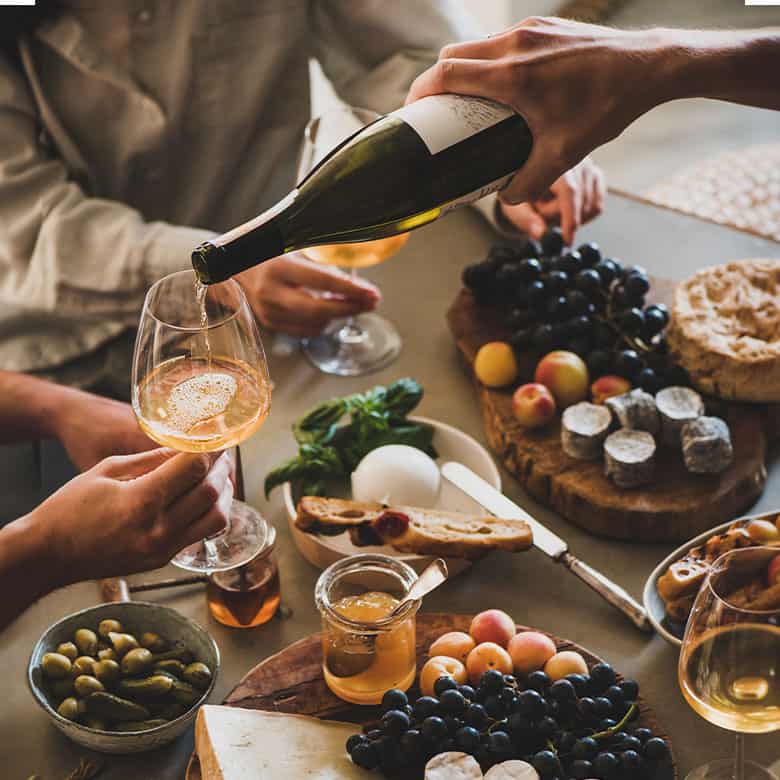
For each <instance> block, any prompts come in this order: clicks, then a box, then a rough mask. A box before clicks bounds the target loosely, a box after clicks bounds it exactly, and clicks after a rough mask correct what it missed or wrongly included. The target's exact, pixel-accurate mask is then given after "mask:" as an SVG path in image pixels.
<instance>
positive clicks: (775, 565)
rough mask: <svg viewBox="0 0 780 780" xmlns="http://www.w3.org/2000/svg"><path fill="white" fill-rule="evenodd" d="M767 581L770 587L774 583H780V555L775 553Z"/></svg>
mask: <svg viewBox="0 0 780 780" xmlns="http://www.w3.org/2000/svg"><path fill="white" fill-rule="evenodd" d="M766 579H767V583H768V584H769V587H770V588H771V587H773V586H774V585H780V555H775V557H774V558H772V562H771V563H770V564H769V570H768V571H767V573H766Z"/></svg>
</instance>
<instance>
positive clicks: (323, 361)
mask: <svg viewBox="0 0 780 780" xmlns="http://www.w3.org/2000/svg"><path fill="white" fill-rule="evenodd" d="M378 118H379V114H376V113H374V112H373V111H369V110H367V109H363V108H351V107H348V106H344V107H343V108H337V109H333V110H331V111H328V112H326V113H324V114H323V115H322V116H319V117H315V118H314V119H312V120H311V121H310V122H309V124H308V125H307V126H306V130H305V133H304V142H303V149H302V151H301V158H300V162H299V165H298V179H299V180H302V179H303V178H305V177H306V176H307V175H308V174H309V173H310V171H311V170H312V169H313V168H315V167H316V166H317V165H318V164H319V163H320V161H321V160H322V159H323V158H324V157H326V156H327V155H328V154H329V153H330V152H331V151H332V150H333V149H335V148H336V147H337V146H338V145H339V144H341V143H342V141H345V140H346V139H347V138H349V137H350V136H352V135H354V134H355V133H356V132H357V131H358V130H360V129H361V128H363V127H364V126H365V125H368V124H371V122H373V121H374V120H376V119H378ZM343 206H344V208H345V209H349V207H350V204H349V203H344V204H343ZM408 238H409V234H408V233H402V234H401V235H399V236H389V237H388V238H380V239H378V240H376V241H363V242H360V243H354V244H332V245H328V246H314V247H309V248H307V249H305V250H304V253H305V254H306V256H307V257H309V258H310V259H311V260H314V261H315V262H317V263H322V264H324V265H335V266H339V267H341V268H344V269H348V270H349V272H350V274H351V276H352V277H353V278H355V277H357V274H358V269H359V268H367V267H369V266H372V265H378V264H379V263H382V262H384V261H385V260H387V259H388V258H390V257H392V256H393V255H394V254H395V253H396V252H398V251H399V250H400V249H401V247H403V245H404V244H405V243H406V242H407V240H408ZM303 351H304V354H305V355H306V356H307V357H308V358H309V360H310V361H311V362H312V363H313V364H314V365H315V366H317V367H318V368H319V369H320V370H321V371H324V372H325V373H326V374H339V375H341V376H358V375H360V374H367V373H370V372H371V371H377V370H379V369H380V368H384V367H385V366H387V365H389V364H390V363H391V362H392V361H393V360H395V358H396V357H397V356H398V353H399V352H400V351H401V336H400V335H399V334H398V331H397V330H396V329H395V327H394V326H393V324H392V323H390V322H388V320H386V319H385V318H384V317H380V316H379V315H378V314H375V313H373V312H372V313H367V314H360V315H358V316H356V317H348V318H346V319H339V320H334V321H333V322H331V323H330V324H329V325H328V327H327V328H326V329H325V330H324V331H323V332H322V333H321V334H320V335H319V336H317V337H316V338H310V339H306V340H305V341H304V344H303Z"/></svg>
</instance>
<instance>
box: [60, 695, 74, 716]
mask: <svg viewBox="0 0 780 780" xmlns="http://www.w3.org/2000/svg"><path fill="white" fill-rule="evenodd" d="M57 712H58V713H59V714H60V715H62V717H63V718H67V719H68V720H77V719H78V717H79V703H78V701H77V700H76V699H74V698H73V697H72V696H69V697H68V698H67V699H63V700H62V701H61V702H60V706H59V707H57Z"/></svg>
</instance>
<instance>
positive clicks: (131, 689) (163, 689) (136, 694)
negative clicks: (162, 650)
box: [117, 673, 176, 701]
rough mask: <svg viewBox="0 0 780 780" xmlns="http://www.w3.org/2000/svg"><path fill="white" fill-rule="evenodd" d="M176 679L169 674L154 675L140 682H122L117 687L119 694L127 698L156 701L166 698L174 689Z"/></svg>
mask: <svg viewBox="0 0 780 780" xmlns="http://www.w3.org/2000/svg"><path fill="white" fill-rule="evenodd" d="M175 680H176V678H174V677H170V676H168V675H167V674H162V673H161V674H153V675H151V676H150V677H144V678H142V679H140V680H121V681H120V683H119V685H118V686H117V692H118V693H119V695H120V696H124V697H125V698H128V699H132V700H134V701H135V700H136V699H156V698H158V697H160V696H164V695H165V694H166V693H168V692H169V691H170V690H171V688H173V685H174V681H175Z"/></svg>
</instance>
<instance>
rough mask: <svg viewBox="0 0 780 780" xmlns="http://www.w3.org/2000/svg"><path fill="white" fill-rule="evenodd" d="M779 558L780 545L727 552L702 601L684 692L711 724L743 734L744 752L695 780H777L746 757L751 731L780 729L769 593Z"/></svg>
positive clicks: (778, 624) (683, 662) (689, 635)
mask: <svg viewBox="0 0 780 780" xmlns="http://www.w3.org/2000/svg"><path fill="white" fill-rule="evenodd" d="M778 555H780V548H778V547H746V548H743V549H738V550H731V551H730V552H727V553H724V554H723V555H721V556H720V557H719V558H718V559H717V560H716V561H715V562H714V563H713V565H712V568H711V570H710V572H709V573H708V575H707V577H706V579H705V580H704V583H703V584H702V586H701V590H700V591H699V594H698V596H697V597H696V601H695V603H694V605H693V610H692V611H691V615H690V617H689V618H688V625H687V627H686V629H685V638H684V639H683V645H682V650H681V652H680V662H679V670H678V671H679V680H680V688H681V689H682V693H683V696H684V697H685V699H686V701H687V702H688V704H690V706H691V707H692V708H693V709H694V710H695V711H696V712H697V713H698V714H699V715H701V716H702V717H703V718H704V719H705V720H708V721H709V722H710V723H712V724H714V725H716V726H720V727H721V728H724V729H728V730H729V731H734V732H736V734H737V749H736V756H735V759H734V760H731V759H723V760H717V761H711V762H709V763H708V764H705V765H703V766H701V767H698V768H697V769H694V770H693V771H692V772H691V773H690V774H689V775H688V778H687V780H732V778H733V779H734V780H770V779H771V780H776V778H775V775H774V774H773V773H772V772H770V771H769V770H767V769H764V768H763V767H761V766H759V765H758V764H756V763H754V762H752V761H746V760H745V758H744V734H746V733H750V734H766V733H769V732H772V731H777V730H778V729H780V606H778V603H777V600H776V599H775V600H774V601H773V602H772V601H770V600H769V595H770V594H769V593H768V592H767V582H768V579H767V578H768V576H769V564H770V562H771V561H772V560H774V558H775V557H776V556H778ZM762 602H766V603H762Z"/></svg>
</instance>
